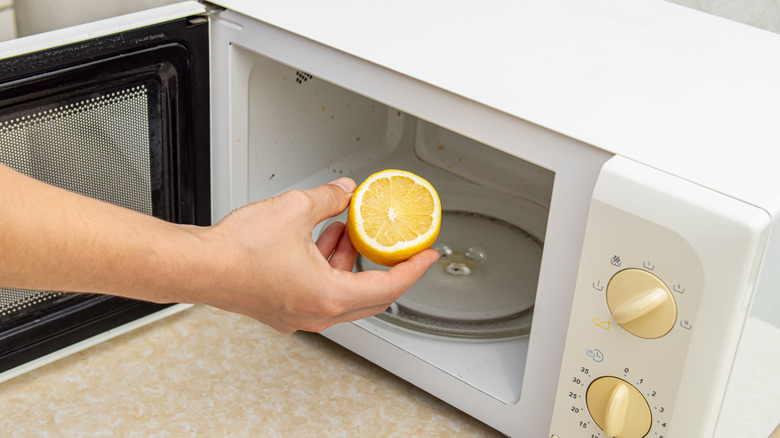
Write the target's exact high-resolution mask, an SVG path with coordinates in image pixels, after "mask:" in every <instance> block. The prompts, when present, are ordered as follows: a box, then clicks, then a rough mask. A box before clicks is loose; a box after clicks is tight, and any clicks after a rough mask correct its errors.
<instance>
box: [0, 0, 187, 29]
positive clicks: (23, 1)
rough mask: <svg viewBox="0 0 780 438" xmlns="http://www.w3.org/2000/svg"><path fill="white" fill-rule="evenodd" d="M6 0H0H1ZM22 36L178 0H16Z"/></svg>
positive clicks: (17, 21) (17, 22)
mask: <svg viewBox="0 0 780 438" xmlns="http://www.w3.org/2000/svg"><path fill="white" fill-rule="evenodd" d="M2 1H3V0H0V2H2ZM14 1H15V12H16V27H17V30H18V34H19V36H26V35H32V34H36V33H41V32H46V31H49V30H54V29H59V28H62V27H68V26H73V25H76V24H81V23H87V22H90V21H95V20H100V19H103V18H109V17H114V16H117V15H122V14H127V13H130V12H135V11H140V10H142V9H148V8H153V7H155V6H161V5H165V4H169V3H176V2H177V1H178V0H14Z"/></svg>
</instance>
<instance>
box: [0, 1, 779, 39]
mask: <svg viewBox="0 0 780 438" xmlns="http://www.w3.org/2000/svg"><path fill="white" fill-rule="evenodd" d="M176 1H179V0H0V41H2V40H3V39H9V38H13V35H14V22H13V21H14V12H15V13H16V14H15V15H16V26H15V28H16V29H15V30H16V31H17V32H16V33H17V34H18V36H25V35H32V34H35V33H40V32H45V31H48V30H53V29H58V28H61V27H67V26H73V25H75V24H80V23H86V22H89V21H95V20H99V19H102V18H108V17H113V16H116V15H121V14H127V13H129V12H135V11H139V10H141V9H147V8H151V7H155V6H160V5H164V4H168V3H175V2H176ZM657 1H661V0H657ZM667 1H670V2H672V3H677V4H680V5H683V6H686V7H690V8H693V9H698V10H701V11H704V12H707V13H710V14H713V15H718V16H721V17H724V18H728V19H730V20H734V21H738V22H741V23H745V24H749V25H751V26H755V27H758V28H761V29H765V30H769V31H772V32H776V33H780V0H667ZM14 3H15V4H14ZM11 5H13V6H14V7H15V11H14V9H11V8H10V6H11Z"/></svg>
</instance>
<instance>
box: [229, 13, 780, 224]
mask: <svg viewBox="0 0 780 438" xmlns="http://www.w3.org/2000/svg"><path fill="white" fill-rule="evenodd" d="M216 3H218V4H220V5H222V6H224V7H226V8H228V9H230V10H232V11H236V12H239V13H241V14H245V15H248V16H250V17H253V18H256V19H259V20H260V21H264V22H266V23H269V24H271V25H273V26H276V27H280V28H282V29H285V30H287V31H290V32H292V33H295V34H298V35H301V36H304V37H306V38H309V39H312V40H314V41H317V42H319V43H322V44H324V45H326V46H329V47H332V48H335V49H337V50H340V51H343V52H346V53H349V54H352V55H355V56H357V57H359V58H362V59H365V60H368V61H370V62H372V63H375V64H378V65H380V66H383V67H386V68H388V69H390V70H393V71H396V72H399V73H402V74H404V75H406V76H410V77H412V78H415V79H417V80H420V81H422V82H425V83H428V84H431V85H433V86H435V87H438V88H441V89H444V90H447V91H450V92H452V93H455V94H457V95H460V96H463V97H466V98H468V99H470V100H473V101H476V102H479V103H481V104H484V105H486V106H488V107H491V108H494V109H497V110H499V111H501V112H504V113H508V114H511V115H513V116H517V117H519V118H521V119H524V120H527V121H530V122H532V123H534V124H536V125H540V126H543V127H545V128H548V129H550V130H552V131H555V132H559V133H562V134H564V135H567V136H569V137H572V138H575V139H577V140H580V141H582V142H584V143H586V144H589V145H592V146H595V147H597V148H600V149H603V150H606V151H608V152H611V153H614V154H618V155H622V156H626V157H628V158H631V159H634V160H636V161H639V162H642V163H644V164H647V165H650V166H652V167H656V168H659V169H661V170H664V171H667V172H669V173H672V174H675V175H677V176H680V177H682V178H684V179H689V180H691V181H694V182H697V183H699V184H701V185H704V186H707V187H709V188H712V189H714V190H716V191H721V192H723V193H727V194H729V195H731V196H735V197H737V198H740V199H743V200H746V201H747V202H750V203H753V204H756V205H759V206H762V207H763V208H767V209H768V210H770V211H774V212H778V213H780V196H778V194H777V190H776V188H777V187H778V186H780V172H777V171H776V168H775V167H776V166H775V164H774V163H773V160H771V159H767V157H769V156H771V154H772V153H773V151H774V150H776V149H777V146H778V144H780V130H778V129H777V126H778V120H780V106H778V105H777V104H776V103H777V102H778V101H780V80H778V79H777V78H778V77H780V57H777V56H775V54H776V53H778V52H780V35H778V34H774V33H771V32H768V31H764V30H760V29H756V28H752V27H750V26H747V25H744V24H741V23H736V22H732V21H729V20H726V19H722V18H719V17H715V16H712V15H708V14H705V13H703V12H700V11H696V10H693V9H688V8H685V7H681V6H679V5H675V4H671V3H668V2H665V1H661V0H658V1H642V0H631V1H625V0H588V1H582V0H561V1H554V2H548V1H541V0H534V1H515V2H507V1H488V2H481V3H479V4H476V3H473V2H464V1H456V2H452V1H444V0H442V1H427V2H423V3H420V2H416V1H414V0H400V1H398V2H394V3H392V4H386V5H383V6H382V7H379V6H378V5H377V4H376V3H373V2H363V1H359V0H341V1H332V2H324V3H323V2H319V1H316V0H302V1H299V2H294V3H290V2H287V1H284V0H278V1H277V0H269V1H264V2H255V1H251V0H217V1H216Z"/></svg>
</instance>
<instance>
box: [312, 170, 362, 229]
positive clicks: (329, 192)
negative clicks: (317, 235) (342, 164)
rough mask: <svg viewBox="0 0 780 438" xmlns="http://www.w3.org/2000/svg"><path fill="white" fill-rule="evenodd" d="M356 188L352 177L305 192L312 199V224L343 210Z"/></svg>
mask: <svg viewBox="0 0 780 438" xmlns="http://www.w3.org/2000/svg"><path fill="white" fill-rule="evenodd" d="M355 188H356V184H355V181H353V180H352V179H350V178H346V177H345V178H339V179H337V180H335V181H333V182H331V183H329V184H324V185H321V186H319V187H315V188H313V189H308V190H304V191H303V192H304V193H306V195H308V196H309V198H310V199H311V201H312V202H311V207H312V209H313V210H312V211H311V220H312V226H313V225H314V224H317V223H319V222H322V221H323V220H325V219H327V218H329V217H333V216H336V215H338V214H340V213H341V212H343V211H344V210H345V209H346V208H347V206H348V205H349V200H350V198H351V197H352V193H354V191H355Z"/></svg>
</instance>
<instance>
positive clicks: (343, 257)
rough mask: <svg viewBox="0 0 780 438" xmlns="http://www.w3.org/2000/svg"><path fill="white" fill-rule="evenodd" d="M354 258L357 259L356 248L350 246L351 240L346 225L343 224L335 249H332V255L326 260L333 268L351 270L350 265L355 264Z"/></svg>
mask: <svg viewBox="0 0 780 438" xmlns="http://www.w3.org/2000/svg"><path fill="white" fill-rule="evenodd" d="M355 260H357V250H356V249H355V247H354V246H352V241H351V240H349V233H348V232H347V227H346V226H344V227H343V228H342V232H341V236H340V237H339V241H338V244H337V245H336V249H335V251H333V255H331V256H330V260H328V262H329V263H330V266H332V267H333V268H335V269H340V270H342V271H352V267H353V266H355Z"/></svg>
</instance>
